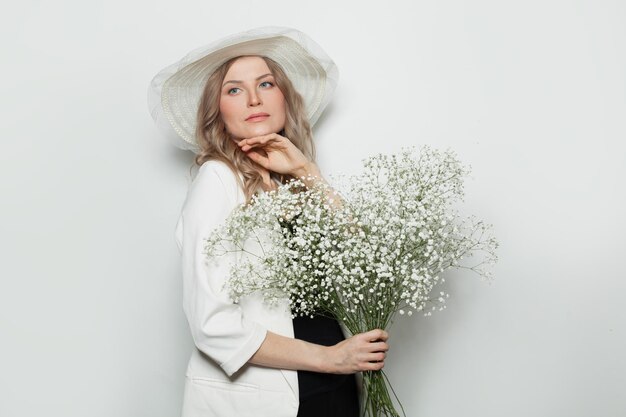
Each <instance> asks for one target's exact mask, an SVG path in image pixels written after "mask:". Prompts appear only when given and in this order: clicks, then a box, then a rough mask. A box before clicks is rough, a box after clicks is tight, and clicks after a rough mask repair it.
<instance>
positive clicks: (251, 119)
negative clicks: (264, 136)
mask: <svg viewBox="0 0 626 417" xmlns="http://www.w3.org/2000/svg"><path fill="white" fill-rule="evenodd" d="M268 117H270V115H269V114H267V113H259V114H252V115H250V117H248V118H247V119H246V122H260V121H262V120H265V119H267V118H268Z"/></svg>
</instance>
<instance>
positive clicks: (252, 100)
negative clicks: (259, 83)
mask: <svg viewBox="0 0 626 417" xmlns="http://www.w3.org/2000/svg"><path fill="white" fill-rule="evenodd" d="M259 104H261V99H260V98H259V96H258V94H257V93H256V92H255V91H252V92H251V93H250V95H249V96H248V105H249V106H258V105H259Z"/></svg>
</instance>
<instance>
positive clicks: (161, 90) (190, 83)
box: [148, 26, 339, 153]
mask: <svg viewBox="0 0 626 417" xmlns="http://www.w3.org/2000/svg"><path fill="white" fill-rule="evenodd" d="M240 55H260V56H265V57H268V58H271V59H273V60H274V61H276V62H277V63H278V64H279V65H280V66H281V67H282V68H283V70H284V71H285V73H286V74H287V76H288V77H289V79H290V80H291V82H292V84H293V85H294V87H295V89H296V91H298V93H300V95H301V96H302V98H303V100H304V105H305V108H306V113H307V117H308V119H309V122H310V123H311V126H313V125H314V124H315V122H316V121H317V119H318V118H319V117H320V115H321V114H322V112H323V111H324V108H325V107H326V105H327V104H328V102H329V101H330V99H331V96H332V93H333V91H334V90H335V87H336V86H337V82H338V81H339V70H338V69H337V66H336V65H335V63H334V62H333V60H332V59H331V58H330V57H329V56H328V55H327V54H326V53H325V52H324V50H323V49H322V48H321V47H320V46H319V45H318V44H317V43H315V42H314V41H313V40H312V39H311V38H309V37H308V36H307V35H306V34H304V33H302V32H300V31H298V30H296V29H292V28H288V27H281V26H264V27H258V28H255V29H252V30H248V31H245V32H240V33H237V34H234V35H230V36H227V37H224V38H221V39H218V40H216V41H214V42H212V43H210V44H208V45H206V46H203V47H201V48H198V49H194V50H193V51H191V52H189V53H188V54H187V55H185V56H184V57H183V58H182V59H180V60H179V61H177V62H175V63H174V64H171V65H169V66H167V67H165V68H163V69H162V70H161V71H159V73H158V74H157V75H156V76H154V78H153V79H152V81H151V82H150V86H149V88H148V108H149V110H150V114H151V115H152V118H153V119H154V122H155V123H156V125H157V127H158V128H159V130H160V131H161V132H162V133H163V134H164V136H165V137H166V138H167V139H168V140H170V142H171V143H172V144H173V145H175V146H177V147H179V148H181V149H186V150H191V151H193V152H195V153H197V152H198V151H199V147H198V145H197V143H196V141H195V126H196V112H197V109H198V105H199V102H200V96H201V94H202V91H203V89H204V85H205V83H206V80H207V79H208V77H209V76H210V75H211V74H212V73H213V71H215V70H216V69H217V68H218V67H219V66H220V65H221V64H223V63H224V62H226V61H228V60H229V59H231V58H234V57H236V56H240Z"/></svg>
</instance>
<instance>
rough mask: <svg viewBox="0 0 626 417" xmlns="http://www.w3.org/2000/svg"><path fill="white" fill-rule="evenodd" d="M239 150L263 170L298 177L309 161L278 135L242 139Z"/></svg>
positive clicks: (287, 140) (288, 141)
mask: <svg viewBox="0 0 626 417" xmlns="http://www.w3.org/2000/svg"><path fill="white" fill-rule="evenodd" d="M238 145H239V148H240V149H241V150H242V151H244V152H245V153H246V155H247V156H248V157H249V158H250V159H252V160H253V161H254V162H256V163H257V164H259V165H260V166H262V167H263V168H265V169H267V170H269V171H274V172H277V173H279V174H289V175H292V176H294V177H298V176H299V173H300V172H302V171H303V170H304V169H305V167H306V165H307V164H308V163H309V160H308V159H307V158H306V156H304V154H303V153H302V152H301V151H300V149H298V148H297V147H296V146H295V145H294V144H293V143H292V142H291V141H290V140H289V139H287V138H286V137H284V136H281V135H279V134H278V133H270V134H267V135H263V136H255V137H252V138H246V139H241V140H240V141H239V142H238Z"/></svg>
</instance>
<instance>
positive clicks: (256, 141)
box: [238, 133, 286, 149]
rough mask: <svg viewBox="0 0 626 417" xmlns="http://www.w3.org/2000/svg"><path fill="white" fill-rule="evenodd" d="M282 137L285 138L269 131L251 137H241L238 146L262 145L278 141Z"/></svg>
mask: <svg viewBox="0 0 626 417" xmlns="http://www.w3.org/2000/svg"><path fill="white" fill-rule="evenodd" d="M283 139H286V138H285V137H284V136H281V135H279V134H277V133H270V134H267V135H262V136H254V137H252V138H246V139H242V140H240V141H239V142H238V144H239V146H241V147H242V149H243V147H246V146H249V147H253V146H262V145H265V144H267V143H268V142H280V141H282V140H283Z"/></svg>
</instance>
